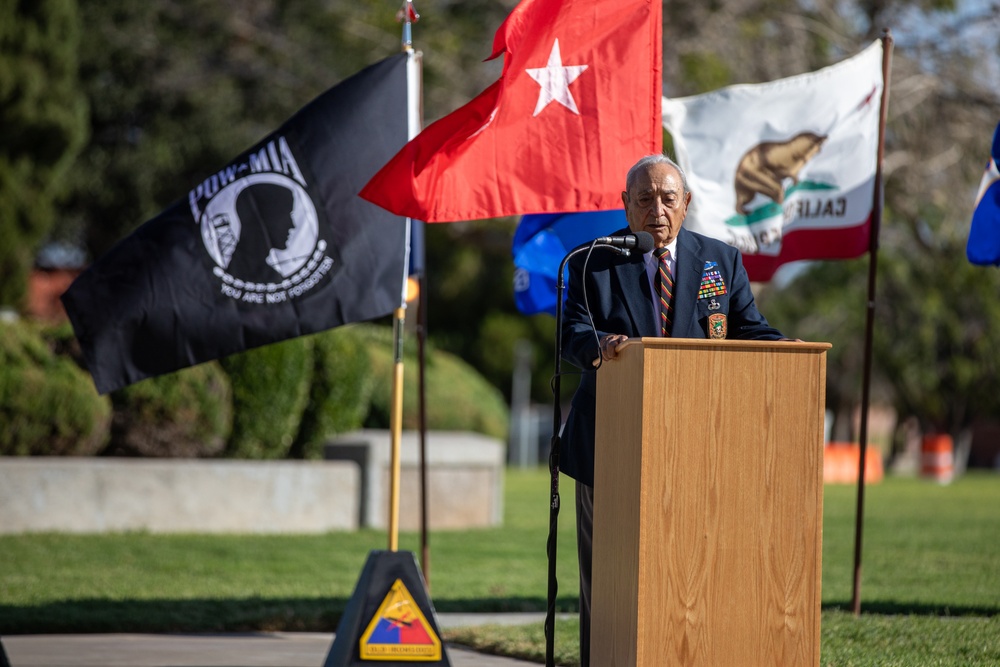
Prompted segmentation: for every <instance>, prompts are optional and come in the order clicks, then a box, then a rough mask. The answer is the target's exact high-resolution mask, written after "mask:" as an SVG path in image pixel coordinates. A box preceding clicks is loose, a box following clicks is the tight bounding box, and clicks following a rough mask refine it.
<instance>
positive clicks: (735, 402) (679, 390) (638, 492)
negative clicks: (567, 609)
mask: <svg viewBox="0 0 1000 667" xmlns="http://www.w3.org/2000/svg"><path fill="white" fill-rule="evenodd" d="M829 347H830V346H829V345H828V344H826V343H798V342H763V341H760V342H758V341H707V340H705V341H703V340H686V339H670V338H667V339H661V338H644V339H642V340H641V341H629V342H628V343H626V345H625V346H623V348H621V354H620V356H619V358H618V359H617V360H615V361H614V362H609V363H605V364H604V366H603V367H602V368H601V370H600V371H599V376H598V382H597V387H598V392H597V393H598V401H597V403H598V408H597V441H596V448H597V451H596V459H595V484H594V566H593V567H594V571H593V604H592V624H591V628H592V630H591V633H592V634H591V664H593V665H595V667H612V666H613V667H630V666H636V667H666V666H668V665H682V666H684V667H694V666H704V667H727V666H730V665H733V666H739V667H753V666H756V665H761V666H764V665H766V666H767V667H775V666H776V665H794V666H796V667H799V666H802V665H819V648H820V647H819V642H820V633H819V627H820V572H821V568H820V559H821V556H822V516H823V484H822V482H823V421H824V409H825V406H824V402H825V385H826V357H825V355H826V350H827V349H829Z"/></svg>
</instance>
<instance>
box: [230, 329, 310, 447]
mask: <svg viewBox="0 0 1000 667" xmlns="http://www.w3.org/2000/svg"><path fill="white" fill-rule="evenodd" d="M312 347H313V340H312V338H311V337H303V338H293V339H291V340H286V341H284V342H281V343H274V344H272V345H265V346H264V347H258V348H255V349H253V350H248V351H246V352H241V353H240V354H235V355H233V356H230V357H226V358H225V359H223V360H222V367H223V369H225V371H226V373H227V374H228V375H229V381H230V383H231V385H232V388H233V430H232V433H231V434H230V436H229V442H228V443H227V444H226V449H225V455H226V456H231V457H234V458H243V459H279V458H283V457H285V456H287V455H288V453H289V448H290V447H291V445H292V442H293V440H294V439H295V435H296V433H298V430H299V422H300V421H301V419H302V412H303V410H304V408H305V406H306V401H307V400H308V399H309V384H310V382H311V381H312V374H313V363H312Z"/></svg>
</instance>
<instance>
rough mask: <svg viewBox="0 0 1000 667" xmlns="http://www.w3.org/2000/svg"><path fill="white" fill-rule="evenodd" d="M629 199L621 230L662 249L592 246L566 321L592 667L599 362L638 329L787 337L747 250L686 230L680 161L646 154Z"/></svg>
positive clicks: (568, 458)
mask: <svg viewBox="0 0 1000 667" xmlns="http://www.w3.org/2000/svg"><path fill="white" fill-rule="evenodd" d="M622 202H623V203H624V204H625V217H626V219H627V220H628V226H629V228H628V229H622V230H620V231H619V232H616V235H617V234H627V233H628V232H629V231H631V232H633V233H635V232H640V231H645V232H649V233H650V234H651V235H652V236H653V240H654V250H653V251H651V252H648V253H646V254H645V255H638V256H636V255H633V256H631V257H623V256H621V255H618V254H617V253H613V252H610V251H595V252H594V253H593V254H592V255H591V257H590V259H589V262H588V263H587V265H586V266H585V265H584V259H585V254H582V253H581V254H580V255H577V256H576V257H574V258H573V259H572V260H570V263H569V271H570V273H569V283H568V287H567V293H566V294H567V295H566V307H565V316H564V320H563V328H562V340H563V358H564V359H565V360H566V361H568V362H570V363H572V364H574V365H576V366H578V367H579V368H582V369H584V373H583V377H582V379H581V381H580V386H579V388H578V389H577V392H576V394H575V395H574V396H573V402H572V408H571V409H570V412H569V415H568V417H567V421H566V425H565V427H564V429H563V434H562V438H561V440H560V453H559V461H560V469H561V470H562V472H564V473H566V474H567V475H569V476H570V477H572V478H573V479H575V480H576V516H577V554H578V557H579V562H580V659H581V664H582V665H584V667H586V666H587V665H589V664H590V574H591V550H592V544H593V541H592V537H593V517H594V514H593V512H594V488H593V487H594V415H595V412H596V406H595V397H596V384H597V378H596V372H595V371H594V367H595V366H599V365H600V364H601V363H602V362H604V361H611V360H613V359H615V357H617V355H618V350H617V348H618V346H619V345H620V344H621V343H623V342H625V341H626V340H628V339H629V338H630V337H634V336H638V337H642V336H673V337H677V338H726V337H729V338H742V339H763V340H782V339H784V337H783V336H782V334H781V333H780V332H779V331H777V330H776V329H773V328H772V327H770V326H769V325H768V323H767V320H765V319H764V317H763V316H762V315H761V314H760V313H759V312H758V311H757V307H756V306H755V305H754V298H753V293H752V292H751V291H750V281H749V279H748V278H747V273H746V270H745V269H744V268H743V260H742V259H741V256H740V253H739V251H738V250H737V249H735V248H733V247H731V246H728V245H726V244H725V243H722V242H721V241H717V240H715V239H711V238H708V237H706V236H702V235H701V234H697V233H694V232H691V231H688V230H686V229H684V228H683V226H682V225H683V223H684V218H685V216H686V215H687V210H688V205H689V204H690V203H691V192H690V190H688V187H687V179H686V178H685V176H684V172H683V170H682V169H681V168H680V167H679V166H678V165H677V164H676V163H674V162H673V161H672V160H671V159H670V158H668V157H666V156H664V155H649V156H647V157H644V158H642V159H641V160H639V161H638V162H637V163H636V164H635V165H634V166H633V167H632V168H631V169H630V170H629V172H628V176H627V177H626V180H625V191H624V192H622ZM585 297H586V301H585V300H584V298H585ZM588 313H589V316H588ZM591 318H593V327H592V326H591ZM595 329H596V336H595ZM588 371H589V372H588ZM680 382H681V378H677V382H675V383H674V384H675V385H678V386H679V385H680ZM598 493H600V490H599V489H598Z"/></svg>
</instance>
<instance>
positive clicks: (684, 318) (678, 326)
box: [672, 227, 705, 338]
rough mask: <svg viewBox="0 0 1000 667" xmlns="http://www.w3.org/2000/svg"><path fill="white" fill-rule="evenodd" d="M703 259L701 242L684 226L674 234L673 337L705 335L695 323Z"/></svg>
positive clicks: (698, 336)
mask: <svg viewBox="0 0 1000 667" xmlns="http://www.w3.org/2000/svg"><path fill="white" fill-rule="evenodd" d="M703 266H704V261H703V259H702V257H701V243H700V242H699V241H698V239H697V237H695V236H694V235H692V234H691V233H690V232H688V231H687V230H686V229H684V228H683V227H682V228H681V230H680V233H678V235H677V275H676V276H674V326H673V334H672V335H673V336H674V337H676V338H704V337H705V332H704V331H702V330H701V327H700V326H699V325H698V311H697V308H696V307H695V306H696V305H697V303H698V287H699V286H700V285H701V272H702V268H703Z"/></svg>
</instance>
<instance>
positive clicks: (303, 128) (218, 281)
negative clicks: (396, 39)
mask: <svg viewBox="0 0 1000 667" xmlns="http://www.w3.org/2000/svg"><path fill="white" fill-rule="evenodd" d="M407 57H408V56H407V54H405V53H401V54H398V55H395V56H392V57H390V58H387V59H385V60H383V61H381V62H379V63H376V64H374V65H372V66H370V67H368V68H367V69H365V70H362V71H361V72H359V73H357V74H355V75H354V76H352V77H351V78H349V79H347V80H345V81H343V82H341V83H340V84H339V85H337V86H335V87H334V88H331V89H330V90H328V91H327V92H325V93H323V94H322V95H320V96H319V97H318V98H316V99H315V100H313V101H312V102H311V103H310V104H309V105H307V106H306V107H304V108H303V109H301V110H300V111H299V112H298V113H297V114H295V115H294V116H293V117H292V118H291V119H289V120H288V121H287V122H286V123H285V124H284V125H282V126H281V127H280V128H279V129H278V130H277V131H275V132H273V133H272V134H270V135H269V136H267V137H265V138H264V139H263V140H262V141H261V142H260V143H258V144H257V145H255V146H253V147H252V148H250V149H249V150H248V151H246V152H244V153H242V154H241V155H239V156H238V157H236V158H235V159H234V160H232V161H231V162H230V163H229V164H226V165H224V166H223V167H222V168H221V169H219V170H218V171H216V172H215V173H213V174H212V175H211V176H209V177H208V178H206V179H205V180H204V181H203V182H202V183H199V184H197V185H195V186H194V187H193V188H191V190H190V191H189V192H188V193H187V195H186V196H184V197H183V198H182V199H181V200H179V201H178V202H176V203H175V204H173V205H172V206H170V208H168V209H167V210H165V211H163V212H162V213H161V214H160V215H159V216H157V217H155V218H153V219H152V220H150V221H148V222H146V223H145V224H143V225H142V226H141V227H139V228H138V229H137V230H136V231H135V232H134V233H133V234H132V235H130V236H128V237H127V238H125V239H124V240H122V241H121V242H119V243H118V245H116V246H115V247H114V248H112V249H111V251H110V252H108V253H107V254H106V255H105V256H103V257H102V258H100V260H98V261H97V262H96V263H95V264H93V265H92V266H91V267H90V268H89V269H88V270H87V271H85V272H84V273H83V274H81V275H80V276H79V277H78V278H77V279H76V281H75V282H74V283H73V284H72V285H71V286H70V288H69V290H68V291H67V292H66V294H64V295H63V297H62V300H63V304H64V305H65V306H66V312H67V313H68V314H69V317H70V320H71V321H72V324H73V329H74V331H75V332H76V336H77V338H78V339H79V341H80V345H81V347H82V349H83V353H84V357H85V360H86V363H87V367H88V368H89V369H90V372H91V375H92V376H93V378H94V384H95V385H96V386H97V390H98V391H99V392H100V393H102V394H104V393H107V392H109V391H113V390H115V389H118V388H121V387H124V386H126V385H128V384H131V383H133V382H138V381H139V380H142V379H145V378H148V377H153V376H156V375H161V374H164V373H169V372H171V371H176V370H178V369H181V368H185V367H188V366H193V365H195V364H199V363H202V362H205V361H210V360H212V359H218V358H221V357H224V356H227V355H229V354H233V353H236V352H241V351H243V350H247V349H250V348H254V347H258V346H261V345H266V344H268V343H275V342H278V341H282V340H286V339H289V338H294V337H296V336H302V335H306V334H311V333H316V332H318V331H323V330H325V329H329V328H331V327H336V326H339V325H341V324H346V323H349V322H357V321H363V320H370V319H374V318H377V317H381V316H383V315H387V314H389V313H391V312H392V311H393V310H394V309H396V308H398V307H400V305H401V304H402V303H403V293H404V283H405V280H406V271H407V265H406V253H407V224H406V221H405V219H404V218H400V217H398V216H395V215H393V214H391V213H388V212H387V211H385V210H383V209H381V208H379V207H378V206H376V205H375V204H371V203H369V202H367V201H365V200H363V199H361V198H360V197H358V196H357V193H358V191H359V190H360V189H361V188H362V186H364V184H365V183H367V182H368V180H369V179H370V178H371V177H372V175H373V174H375V172H377V171H378V170H379V168H380V167H381V166H382V165H383V164H385V163H386V162H387V161H388V160H389V158H391V157H392V156H393V155H395V154H396V152H397V151H398V150H399V149H400V148H401V147H402V146H403V145H404V144H405V143H406V141H407Z"/></svg>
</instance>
